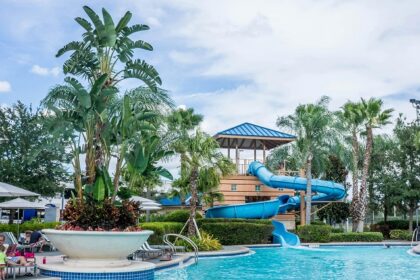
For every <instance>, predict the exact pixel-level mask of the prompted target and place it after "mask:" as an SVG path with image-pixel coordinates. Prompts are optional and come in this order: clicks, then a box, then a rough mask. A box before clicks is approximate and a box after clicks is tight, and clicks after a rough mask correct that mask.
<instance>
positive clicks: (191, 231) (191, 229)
mask: <svg viewBox="0 0 420 280" xmlns="http://www.w3.org/2000/svg"><path fill="white" fill-rule="evenodd" d="M197 180H198V171H197V170H196V169H193V170H192V171H191V177H190V187H191V189H190V190H191V199H190V219H189V221H188V235H189V236H193V235H195V234H196V233H197V232H196V229H195V224H194V220H195V212H196V208H197V201H198V194H197Z"/></svg>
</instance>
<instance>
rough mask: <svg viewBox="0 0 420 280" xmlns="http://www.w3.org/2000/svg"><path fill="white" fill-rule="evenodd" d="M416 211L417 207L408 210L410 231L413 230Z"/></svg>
mask: <svg viewBox="0 0 420 280" xmlns="http://www.w3.org/2000/svg"><path fill="white" fill-rule="evenodd" d="M415 211H416V209H415V208H414V209H413V208H410V209H409V210H408V230H409V231H410V232H413V221H414V212H415Z"/></svg>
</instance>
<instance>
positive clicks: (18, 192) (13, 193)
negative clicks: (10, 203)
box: [0, 182, 39, 197]
mask: <svg viewBox="0 0 420 280" xmlns="http://www.w3.org/2000/svg"><path fill="white" fill-rule="evenodd" d="M20 196H39V194H37V193H34V192H30V191H27V190H25V189H22V188H19V187H16V186H12V185H10V184H6V183H3V182H0V197H20Z"/></svg>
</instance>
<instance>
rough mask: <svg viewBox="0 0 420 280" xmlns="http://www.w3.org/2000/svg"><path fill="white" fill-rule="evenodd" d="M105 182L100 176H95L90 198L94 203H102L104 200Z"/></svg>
mask: <svg viewBox="0 0 420 280" xmlns="http://www.w3.org/2000/svg"><path fill="white" fill-rule="evenodd" d="M105 187H106V186H105V180H104V177H103V176H102V174H101V175H99V176H98V175H97V176H96V180H95V183H94V184H93V190H92V197H93V199H95V200H96V201H103V200H104V199H105Z"/></svg>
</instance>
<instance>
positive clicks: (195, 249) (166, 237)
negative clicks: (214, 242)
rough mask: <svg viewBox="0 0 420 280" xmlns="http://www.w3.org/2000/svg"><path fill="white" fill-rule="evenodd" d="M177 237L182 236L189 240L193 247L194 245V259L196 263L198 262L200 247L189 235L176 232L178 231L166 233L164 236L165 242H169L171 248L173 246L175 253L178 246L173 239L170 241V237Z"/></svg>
mask: <svg viewBox="0 0 420 280" xmlns="http://www.w3.org/2000/svg"><path fill="white" fill-rule="evenodd" d="M171 236H172V237H176V238H177V239H178V238H181V239H183V240H185V241H187V242H188V243H189V244H190V245H191V246H192V247H193V249H194V259H195V263H196V264H197V263H198V247H197V244H195V243H194V241H192V240H191V239H190V238H188V237H186V236H184V235H181V234H176V233H168V234H165V235H164V236H163V242H164V243H165V244H167V245H168V246H169V247H170V248H171V250H172V251H173V252H174V253H176V247H175V244H173V243H172V242H171V241H169V239H168V238H169V237H171Z"/></svg>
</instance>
